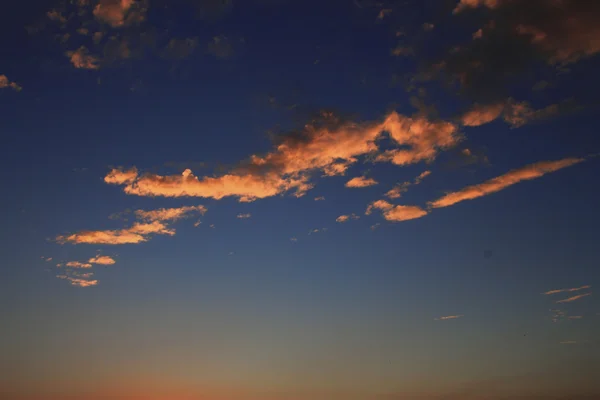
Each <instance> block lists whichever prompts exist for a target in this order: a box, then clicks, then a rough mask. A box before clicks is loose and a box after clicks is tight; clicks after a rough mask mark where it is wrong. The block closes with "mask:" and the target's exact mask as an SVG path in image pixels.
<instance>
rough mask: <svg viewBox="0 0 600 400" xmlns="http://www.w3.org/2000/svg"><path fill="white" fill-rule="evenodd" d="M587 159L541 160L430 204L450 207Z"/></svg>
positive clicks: (451, 193) (437, 206) (448, 194)
mask: <svg viewBox="0 0 600 400" xmlns="http://www.w3.org/2000/svg"><path fill="white" fill-rule="evenodd" d="M582 161H585V159H584V158H565V159H562V160H558V161H541V162H538V163H535V164H530V165H527V166H525V167H523V168H518V169H514V170H512V171H510V172H508V173H506V174H504V175H501V176H498V177H496V178H493V179H490V180H488V181H486V182H484V183H480V184H477V185H472V186H468V187H466V188H464V189H461V190H458V191H456V192H450V193H447V194H446V195H445V196H443V197H441V198H439V199H438V200H435V201H432V202H430V203H429V205H430V206H431V207H433V208H440V207H448V206H451V205H454V204H456V203H460V202H461V201H465V200H472V199H476V198H478V197H483V196H486V195H488V194H491V193H495V192H498V191H500V190H502V189H505V188H507V187H509V186H512V185H514V184H516V183H519V182H522V181H525V180H531V179H536V178H539V177H542V176H544V175H546V174H547V173H550V172H554V171H558V170H560V169H563V168H566V167H570V166H572V165H575V164H578V163H580V162H582Z"/></svg>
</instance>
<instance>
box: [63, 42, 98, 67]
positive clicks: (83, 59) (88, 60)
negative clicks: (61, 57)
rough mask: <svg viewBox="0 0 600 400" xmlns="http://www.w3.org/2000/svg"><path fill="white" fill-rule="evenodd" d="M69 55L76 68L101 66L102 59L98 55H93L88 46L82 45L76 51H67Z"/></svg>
mask: <svg viewBox="0 0 600 400" xmlns="http://www.w3.org/2000/svg"><path fill="white" fill-rule="evenodd" d="M65 54H66V55H67V57H69V59H70V60H71V64H73V66H74V67H75V68H82V69H98V68H100V66H99V65H98V63H99V62H100V60H99V59H98V57H96V56H94V55H91V54H90V52H89V50H88V49H87V47H85V46H81V47H80V48H78V49H77V50H75V51H67V52H66V53H65Z"/></svg>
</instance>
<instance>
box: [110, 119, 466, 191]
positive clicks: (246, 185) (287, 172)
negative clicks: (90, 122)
mask: <svg viewBox="0 0 600 400" xmlns="http://www.w3.org/2000/svg"><path fill="white" fill-rule="evenodd" d="M320 118H321V119H320V120H317V121H313V122H312V123H310V124H307V125H306V126H305V127H304V129H303V130H302V131H301V132H297V133H294V134H289V135H285V136H282V137H280V138H278V140H277V142H276V143H275V147H274V149H273V150H272V151H271V152H269V153H267V154H266V155H264V156H260V155H256V154H255V155H252V156H251V157H250V158H249V160H248V161H247V162H245V163H243V164H242V165H241V166H239V167H235V168H233V169H232V170H231V171H230V172H228V173H225V174H223V175H220V176H204V177H197V176H195V175H194V174H193V173H192V171H191V170H189V169H186V170H185V171H184V172H183V173H182V174H181V175H170V176H162V175H158V174H151V173H147V174H139V172H138V170H137V169H136V168H131V169H128V170H124V169H113V170H112V171H110V172H109V174H108V175H107V176H106V177H105V182H107V183H109V184H115V185H121V186H124V191H125V193H127V194H131V195H138V196H150V197H154V196H163V197H186V196H189V197H207V198H213V199H217V200H219V199H222V198H224V197H229V196H231V197H237V198H238V200H240V201H253V200H257V199H262V198H266V197H272V196H276V195H279V194H283V193H285V192H288V191H294V195H295V196H298V197H299V196H302V195H304V194H305V193H306V192H307V191H308V190H309V189H311V188H312V187H313V184H312V183H311V182H310V177H311V174H312V173H313V172H314V171H321V172H322V173H323V174H324V175H326V176H333V175H343V174H345V172H346V170H347V169H348V168H349V167H350V166H351V165H352V164H354V163H357V162H358V161H359V157H361V156H374V158H375V160H376V161H378V162H391V163H394V164H397V165H407V164H412V163H417V162H421V161H432V160H433V159H435V157H436V156H437V155H438V153H439V152H440V151H441V150H444V149H447V148H449V147H451V146H453V145H455V144H456V143H457V142H458V141H459V140H460V136H459V135H458V132H457V126H456V125H455V124H453V123H450V122H444V121H430V120H428V119H426V118H425V117H423V116H417V117H406V116H403V115H400V114H398V113H396V112H392V113H390V114H388V115H387V116H386V117H385V118H384V119H383V121H370V122H363V123H357V122H349V121H341V120H339V119H338V118H336V117H335V116H333V114H331V113H323V114H322V115H321V117H320ZM384 133H387V134H388V135H389V137H390V139H391V140H392V142H393V144H394V147H395V148H393V149H389V150H386V151H383V152H381V151H380V150H379V147H378V145H377V143H376V141H377V139H379V138H380V137H381V136H382V135H383V134H384ZM375 183H376V182H375V181H374V180H370V179H367V178H360V177H359V178H354V179H352V180H350V181H349V182H348V183H347V186H348V187H364V186H369V185H372V184H375Z"/></svg>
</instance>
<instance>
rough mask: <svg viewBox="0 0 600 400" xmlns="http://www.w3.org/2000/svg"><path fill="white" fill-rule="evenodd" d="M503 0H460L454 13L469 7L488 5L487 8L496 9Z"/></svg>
mask: <svg viewBox="0 0 600 400" xmlns="http://www.w3.org/2000/svg"><path fill="white" fill-rule="evenodd" d="M500 1H501V0H460V2H459V3H458V4H457V5H456V7H455V8H454V11H453V13H454V14H457V13H459V12H461V11H464V10H466V9H467V8H477V7H482V6H486V7H487V8H491V9H494V8H496V7H498V5H499V4H500Z"/></svg>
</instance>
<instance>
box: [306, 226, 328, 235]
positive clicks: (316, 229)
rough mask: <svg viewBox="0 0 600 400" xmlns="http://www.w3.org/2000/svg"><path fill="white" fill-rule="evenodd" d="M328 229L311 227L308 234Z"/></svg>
mask: <svg viewBox="0 0 600 400" xmlns="http://www.w3.org/2000/svg"><path fill="white" fill-rule="evenodd" d="M326 230H327V228H323V229H319V228H315V229H311V230H310V231H308V234H309V235H312V234H313V233H319V232H325V231H326Z"/></svg>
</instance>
